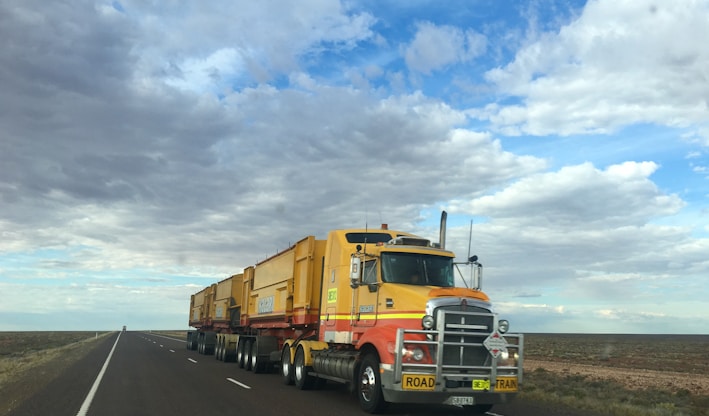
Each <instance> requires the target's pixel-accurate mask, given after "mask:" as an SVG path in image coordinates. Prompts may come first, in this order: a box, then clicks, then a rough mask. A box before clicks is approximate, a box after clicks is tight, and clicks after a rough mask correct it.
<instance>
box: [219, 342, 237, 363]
mask: <svg viewBox="0 0 709 416" xmlns="http://www.w3.org/2000/svg"><path fill="white" fill-rule="evenodd" d="M229 344H231V342H230V341H227V340H224V344H223V345H222V355H223V356H224V362H225V363H231V362H234V361H236V347H234V348H229Z"/></svg>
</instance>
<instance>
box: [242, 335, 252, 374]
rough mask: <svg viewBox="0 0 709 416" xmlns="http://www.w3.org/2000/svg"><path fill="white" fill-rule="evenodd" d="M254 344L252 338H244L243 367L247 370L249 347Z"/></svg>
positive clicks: (248, 369)
mask: <svg viewBox="0 0 709 416" xmlns="http://www.w3.org/2000/svg"><path fill="white" fill-rule="evenodd" d="M252 345H254V340H253V339H248V340H246V346H245V347H244V368H245V369H246V370H247V371H251V347H252Z"/></svg>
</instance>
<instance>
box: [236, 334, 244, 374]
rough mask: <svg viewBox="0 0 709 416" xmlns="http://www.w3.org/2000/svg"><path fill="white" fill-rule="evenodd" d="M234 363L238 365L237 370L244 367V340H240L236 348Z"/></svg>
mask: <svg viewBox="0 0 709 416" xmlns="http://www.w3.org/2000/svg"><path fill="white" fill-rule="evenodd" d="M236 362H237V363H238V364H239V368H244V367H245V366H246V339H240V340H239V344H238V345H237V346H236Z"/></svg>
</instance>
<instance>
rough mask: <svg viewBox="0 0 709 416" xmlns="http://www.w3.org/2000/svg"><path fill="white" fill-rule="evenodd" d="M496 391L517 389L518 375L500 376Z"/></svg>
mask: <svg viewBox="0 0 709 416" xmlns="http://www.w3.org/2000/svg"><path fill="white" fill-rule="evenodd" d="M495 391H517V377H498V378H497V382H496V383H495Z"/></svg>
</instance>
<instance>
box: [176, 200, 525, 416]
mask: <svg viewBox="0 0 709 416" xmlns="http://www.w3.org/2000/svg"><path fill="white" fill-rule="evenodd" d="M445 222H446V215H445V212H444V213H443V215H442V216H441V229H440V236H439V242H438V243H433V242H431V241H430V240H428V239H425V238H421V237H418V236H416V235H413V234H410V233H407V232H401V231H392V230H389V229H388V227H387V226H386V225H382V227H381V229H346V230H334V231H330V232H329V233H328V236H327V239H326V240H319V239H316V238H315V237H314V236H308V237H306V238H303V239H302V240H300V241H298V242H297V243H295V244H294V245H293V246H291V247H289V248H287V249H285V250H284V251H282V252H280V253H278V254H276V255H274V256H272V257H270V258H268V259H266V260H263V261H261V262H259V263H257V264H256V265H254V266H250V267H247V268H245V269H244V271H243V273H240V274H236V275H234V276H231V277H229V278H227V279H224V280H222V281H220V282H218V283H215V284H213V285H211V286H209V287H207V288H205V289H203V290H201V291H200V292H198V293H196V294H194V295H192V297H191V305H190V319H189V325H190V326H191V327H193V328H196V331H189V332H188V335H187V348H189V349H196V350H198V352H199V353H202V354H214V355H215V356H216V358H217V359H218V360H221V361H235V362H236V363H237V365H238V366H239V367H241V368H244V369H246V370H248V371H253V372H255V373H260V372H267V371H271V370H274V369H277V370H278V372H279V373H280V378H281V379H282V381H283V382H284V383H286V384H295V386H296V387H297V388H298V389H302V390H305V389H314V388H318V387H319V386H322V384H323V383H325V382H326V381H327V380H330V381H334V382H341V383H347V384H348V385H349V386H350V388H351V390H352V391H353V392H355V393H356V394H357V396H358V398H359V402H360V405H361V407H362V409H363V410H365V411H366V412H369V413H377V412H379V411H381V410H383V409H384V408H385V406H386V405H387V404H388V403H437V404H442V405H452V406H458V407H464V408H466V409H469V410H470V413H474V414H475V413H484V412H486V411H489V410H490V409H491V408H492V406H493V405H494V404H496V403H505V402H508V401H510V400H511V399H512V398H513V397H514V396H515V395H516V393H517V391H518V388H519V387H520V386H521V383H522V355H523V335H522V334H510V333H507V330H508V328H509V323H508V321H506V320H501V319H498V315H497V314H495V313H494V311H493V306H492V304H491V302H490V299H489V298H488V296H487V295H486V294H485V293H484V292H483V291H482V290H481V282H482V265H481V264H480V263H479V262H478V261H477V257H476V256H472V257H470V258H468V259H467V260H466V261H465V262H456V261H455V255H454V254H453V252H451V251H448V250H446V249H445ZM468 273H469V280H470V284H468V283H467V280H468V279H465V277H466V276H465V275H466V274H468ZM456 282H465V284H462V283H460V284H458V285H456ZM462 286H465V287H462Z"/></svg>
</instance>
